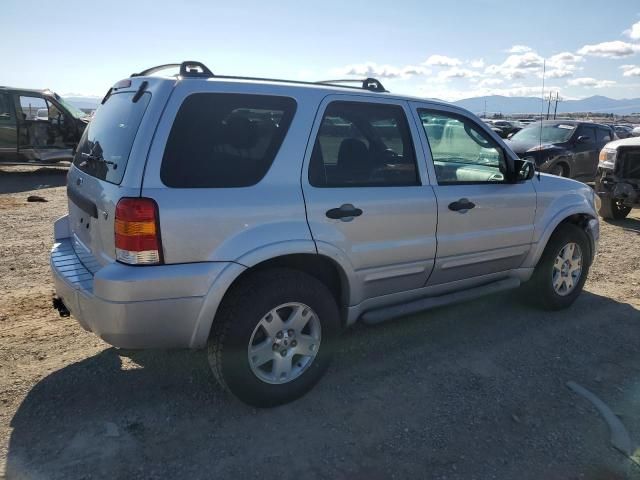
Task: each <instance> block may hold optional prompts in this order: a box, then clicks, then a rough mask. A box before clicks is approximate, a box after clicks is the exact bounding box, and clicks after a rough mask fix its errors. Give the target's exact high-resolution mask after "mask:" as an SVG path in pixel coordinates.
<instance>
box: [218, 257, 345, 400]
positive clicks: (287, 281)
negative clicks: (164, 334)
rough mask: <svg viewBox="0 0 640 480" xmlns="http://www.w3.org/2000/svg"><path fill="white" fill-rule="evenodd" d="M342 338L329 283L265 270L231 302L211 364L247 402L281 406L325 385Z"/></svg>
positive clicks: (242, 285) (241, 287)
mask: <svg viewBox="0 0 640 480" xmlns="http://www.w3.org/2000/svg"><path fill="white" fill-rule="evenodd" d="M339 332H340V314H339V310H338V306H337V304H336V301H335V298H334V297H333V295H332V294H331V292H330V291H329V289H328V288H327V286H325V285H324V284H323V283H322V282H320V281H319V280H317V279H316V278H314V277H312V276H310V275H308V274H306V273H304V272H300V271H297V270H291V269H285V268H278V269H270V270H264V271H258V272H255V273H252V274H249V276H248V277H246V278H244V279H242V280H241V281H240V283H239V284H238V285H236V286H235V287H233V289H232V290H231V291H230V292H229V293H228V294H227V296H226V297H225V299H224V301H223V303H222V305H221V307H220V310H219V312H218V314H217V315H216V318H215V320H214V325H213V327H212V332H211V336H210V338H209V346H208V358H209V364H210V366H211V370H212V371H213V373H214V375H215V377H216V379H217V380H218V382H219V383H220V384H221V385H222V386H223V388H225V389H226V390H228V391H229V392H231V393H232V394H233V395H235V396H236V397H238V398H239V399H240V400H242V401H243V402H245V403H248V404H250V405H254V406H257V407H272V406H276V405H281V404H284V403H288V402H290V401H292V400H295V399H297V398H299V397H301V396H302V395H304V394H305V393H307V392H308V391H309V390H310V389H311V388H312V387H313V386H314V385H315V384H316V383H317V382H318V381H319V380H320V378H321V377H322V375H323V374H324V372H325V371H326V369H327V367H328V366H329V363H330V360H331V357H332V353H333V349H334V347H335V340H336V339H337V336H338V335H339Z"/></svg>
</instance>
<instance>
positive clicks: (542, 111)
mask: <svg viewBox="0 0 640 480" xmlns="http://www.w3.org/2000/svg"><path fill="white" fill-rule="evenodd" d="M546 73H547V60H546V59H545V60H543V61H542V97H541V98H542V100H541V102H540V143H539V145H542V114H543V113H544V77H545V75H546ZM538 181H540V170H538Z"/></svg>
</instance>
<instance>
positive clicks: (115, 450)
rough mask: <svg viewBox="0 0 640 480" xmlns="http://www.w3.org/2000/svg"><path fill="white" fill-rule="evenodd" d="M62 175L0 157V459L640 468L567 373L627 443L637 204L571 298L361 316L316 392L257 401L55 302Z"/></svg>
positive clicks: (485, 473) (73, 463)
mask: <svg viewBox="0 0 640 480" xmlns="http://www.w3.org/2000/svg"><path fill="white" fill-rule="evenodd" d="M64 183H65V172H64V170H59V169H58V170H56V169H33V168H21V169H9V168H5V169H3V170H0V232H2V233H1V235H2V236H1V241H0V258H1V259H2V260H1V261H0V282H2V285H1V287H2V290H3V291H4V292H5V294H4V297H3V299H2V300H1V301H0V475H2V472H6V476H7V477H9V478H60V479H67V478H229V477H232V478H278V479H280V480H283V479H288V478H300V477H304V478H310V479H311V478H338V479H339V478H349V479H363V480H364V479H367V480H369V479H383V478H384V479H386V478H401V479H403V478H442V479H444V478H448V479H456V478H460V479H473V478H477V479H491V478H499V479H515V478H517V479H543V478H544V479H573V478H576V479H581V478H585V479H623V478H640V466H638V465H636V464H634V463H633V462H632V461H630V460H629V459H627V458H626V457H625V456H623V455H622V454H621V453H619V452H618V451H616V450H614V449H613V448H612V447H611V444H610V442H609V432H608V428H607V426H606V424H605V423H604V422H603V420H602V419H601V417H600V416H599V415H598V413H597V411H596V410H595V408H594V407H593V406H592V405H591V404H590V403H589V402H587V401H586V400H584V399H583V398H582V397H579V396H577V395H576V394H574V393H573V392H571V391H570V390H569V389H568V388H567V387H566V382H568V381H570V380H573V381H575V382H577V383H579V384H580V385H582V386H584V387H586V388H588V389H589V390H591V391H592V392H593V393H595V394H596V395H598V396H599V397H600V398H601V399H602V400H604V401H605V402H606V403H607V404H608V405H609V406H610V407H611V409H612V410H613V411H614V412H615V413H616V415H618V417H619V418H620V419H621V420H622V422H623V423H624V425H625V426H626V428H627V429H628V431H629V433H630V434H631V436H632V438H633V439H635V441H636V444H638V442H640V348H639V347H638V345H640V248H638V247H639V246H640V215H639V214H638V213H639V212H638V211H635V212H634V213H633V214H632V218H629V219H627V220H625V221H622V222H616V223H615V224H607V223H603V224H602V239H601V245H600V254H599V257H598V259H597V262H596V264H595V265H594V266H593V269H592V272H591V275H590V279H589V281H588V282H587V285H586V291H585V292H584V294H583V295H582V296H581V297H580V298H579V300H578V301H577V302H576V303H575V304H574V306H573V307H572V308H570V309H569V310H567V311H564V312H556V313H545V312H540V311H538V310H535V309H532V308H530V307H526V306H523V305H521V304H520V303H518V302H517V301H516V300H515V298H514V296H515V295H514V293H513V292H512V293H507V294H502V295H496V296H492V297H488V298H485V299H481V300H478V301H474V302H471V303H467V304H464V305H457V306H453V307H447V308H441V309H438V310H434V311H430V312H428V313H425V314H421V315H415V316H413V317H410V318H406V319H403V320H400V321H396V322H392V323H388V324H384V325H381V326H378V327H375V328H366V327H362V326H359V327H356V328H354V329H352V330H350V331H348V332H347V333H346V334H345V336H344V338H343V340H342V342H341V346H340V349H339V353H338V354H337V358H336V359H335V362H334V363H333V366H332V367H331V369H330V371H329V372H328V373H327V375H326V377H325V378H324V379H323V380H322V381H321V382H320V384H319V385H318V386H317V387H316V388H315V389H314V390H313V391H312V392H311V393H309V394H308V395H307V396H305V397H304V398H302V399H300V400H298V401H297V402H294V403H292V404H290V405H287V406H283V407H278V408H275V409H271V410H255V409H252V408H249V407H247V406H245V405H243V404H241V403H240V402H238V401H236V400H234V399H232V398H230V397H229V396H227V395H225V394H224V393H223V392H222V391H221V390H220V389H219V388H218V386H217V385H216V384H215V382H214V380H213V378H212V375H211V374H210V372H209V371H208V367H207V364H206V360H205V357H204V353H203V352H187V351H153V352H130V351H122V350H116V349H114V348H111V347H109V346H108V345H107V344H105V343H103V342H102V341H101V340H99V339H98V338H97V337H95V336H93V335H92V334H90V333H87V332H85V331H83V330H82V329H81V328H80V327H79V326H78V325H77V324H76V323H75V321H74V320H73V319H69V318H66V319H64V318H60V317H58V316H57V314H56V313H55V312H54V311H53V310H52V309H51V307H50V299H51V293H52V286H51V285H52V284H51V280H50V277H49V267H48V250H49V248H50V244H51V230H52V222H53V220H54V219H55V218H57V217H59V216H61V215H63V214H64V213H65V210H66V197H65V192H64V188H63V185H64ZM36 190H37V191H36ZM33 194H37V195H41V196H43V197H45V198H46V199H47V200H48V202H47V203H28V202H27V201H26V199H27V197H28V196H29V195H33Z"/></svg>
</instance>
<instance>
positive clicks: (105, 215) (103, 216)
mask: <svg viewBox="0 0 640 480" xmlns="http://www.w3.org/2000/svg"><path fill="white" fill-rule="evenodd" d="M102 218H104V219H105V220H106V219H107V218H109V214H108V213H107V212H102Z"/></svg>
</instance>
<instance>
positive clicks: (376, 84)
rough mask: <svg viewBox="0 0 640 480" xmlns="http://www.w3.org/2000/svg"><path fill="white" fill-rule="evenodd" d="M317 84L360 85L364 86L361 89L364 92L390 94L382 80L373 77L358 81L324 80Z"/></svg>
mask: <svg viewBox="0 0 640 480" xmlns="http://www.w3.org/2000/svg"><path fill="white" fill-rule="evenodd" d="M316 83H320V84H323V85H339V84H341V83H359V84H361V85H362V86H361V87H360V88H363V89H364V90H369V91H371V92H388V90H387V89H386V88H384V86H383V85H382V83H381V82H380V80H378V79H376V78H371V77H369V78H365V79H364V80H357V79H353V78H344V79H339V80H322V81H320V82H316Z"/></svg>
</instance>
